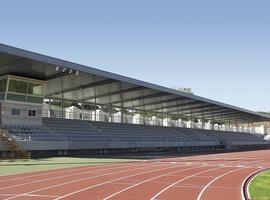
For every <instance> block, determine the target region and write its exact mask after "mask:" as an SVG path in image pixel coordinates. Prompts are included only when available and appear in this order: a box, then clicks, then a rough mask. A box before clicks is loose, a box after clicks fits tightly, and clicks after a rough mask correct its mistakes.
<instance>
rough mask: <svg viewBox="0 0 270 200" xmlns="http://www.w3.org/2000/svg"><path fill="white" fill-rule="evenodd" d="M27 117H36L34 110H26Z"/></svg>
mask: <svg viewBox="0 0 270 200" xmlns="http://www.w3.org/2000/svg"><path fill="white" fill-rule="evenodd" d="M28 116H29V117H36V116H37V111H36V110H28Z"/></svg>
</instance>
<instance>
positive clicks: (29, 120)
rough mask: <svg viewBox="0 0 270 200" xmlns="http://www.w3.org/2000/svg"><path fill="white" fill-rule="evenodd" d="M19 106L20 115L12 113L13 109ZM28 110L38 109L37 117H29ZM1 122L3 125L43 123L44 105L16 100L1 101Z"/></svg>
mask: <svg viewBox="0 0 270 200" xmlns="http://www.w3.org/2000/svg"><path fill="white" fill-rule="evenodd" d="M12 108H18V109H20V110H21V115H20V116H13V115H11V109H12ZM28 110H36V111H37V116H36V117H29V116H28ZM1 124H2V125H28V126H29V125H30V126H31V125H33V126H40V125H42V105H38V104H25V103H16V102H2V103H1Z"/></svg>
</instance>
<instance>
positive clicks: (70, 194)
mask: <svg viewBox="0 0 270 200" xmlns="http://www.w3.org/2000/svg"><path fill="white" fill-rule="evenodd" d="M180 166H181V167H183V166H185V165H180ZM177 167H179V166H177ZM177 167H169V168H165V169H173V168H177ZM165 169H159V170H152V171H149V172H142V173H138V174H133V175H129V176H124V177H121V178H117V179H114V180H110V181H106V182H103V183H100V184H97V185H93V186H90V187H87V188H83V189H81V190H78V191H75V192H72V193H69V194H66V195H64V196H62V197H59V198H57V199H55V200H59V199H63V198H66V197H69V196H72V195H74V194H78V193H80V192H84V191H86V190H89V189H92V188H96V187H98V186H101V185H105V184H108V183H112V182H115V181H118V180H123V179H127V178H129V177H133V176H138V175H142V174H146V173H150V172H156V171H161V170H165Z"/></svg>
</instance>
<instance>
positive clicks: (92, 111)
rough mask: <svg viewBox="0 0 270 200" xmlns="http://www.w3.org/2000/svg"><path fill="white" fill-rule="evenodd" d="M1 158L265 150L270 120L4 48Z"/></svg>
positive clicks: (0, 54) (0, 60)
mask: <svg viewBox="0 0 270 200" xmlns="http://www.w3.org/2000/svg"><path fill="white" fill-rule="evenodd" d="M0 76H1V77H0V110H1V115H0V124H1V125H0V126H1V127H0V138H1V141H0V155H1V157H16V156H20V157H25V158H28V157H29V156H30V153H31V154H32V155H33V156H42V155H74V154H88V153H110V152H140V151H166V150H175V151H179V152H189V151H210V150H223V149H242V148H265V147H266V148H267V147H270V142H269V141H266V140H264V139H263V137H262V136H261V137H260V136H258V135H257V134H255V133H254V130H253V129H254V128H253V126H252V124H254V123H260V122H268V121H270V116H268V115H266V114H261V113H256V112H253V111H250V110H246V109H243V108H239V107H236V106H232V105H228V104H225V103H221V102H217V101H214V100H210V99H207V98H203V97H200V96H196V95H194V94H192V93H187V92H183V91H177V90H174V89H169V88H166V87H162V86H159V85H155V84H151V83H148V82H144V81H140V80H136V79H133V78H129V77H125V76H121V75H117V74H114V73H110V72H106V71H102V70H98V69H95V68H92V67H88V66H83V65H80V64H76V63H72V62H68V61H64V60H61V59H56V58H53V57H49V56H45V55H41V54H38V53H34V52H30V51H26V50H23V49H18V48H15V47H11V46H7V45H4V44H0Z"/></svg>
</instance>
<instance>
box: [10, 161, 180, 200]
mask: <svg viewBox="0 0 270 200" xmlns="http://www.w3.org/2000/svg"><path fill="white" fill-rule="evenodd" d="M136 166H138V165H136ZM160 166H162V165H160ZM148 168H153V166H148V167H141V168H136V169H127V170H122V171H117V172H113V173H107V174H101V175H97V176H93V177H87V178H83V179H77V180H73V181H69V182H65V183H60V184H57V185H52V186H49V187H44V188H41V189H38V190H33V191H31V192H27V193H22V194H20V195H17V196H14V197H11V198H7V199H5V200H8V199H14V198H17V197H20V196H24V195H28V194H31V193H35V192H39V191H42V190H47V189H50V188H54V187H59V186H63V185H67V184H71V183H76V182H80V181H84V180H90V179H94V178H98V177H102V176H106V175H112V174H117V173H122V172H128V171H134V170H138V169H148ZM168 168H175V167H168ZM165 169H167V168H165ZM159 170H161V169H159ZM153 171H158V170H153ZM144 173H147V172H143V173H142V174H144ZM139 174H140V173H139ZM129 177H132V176H129ZM121 179H122V178H119V179H117V180H121ZM75 193H76V192H75ZM61 198H62V197H60V198H57V199H61Z"/></svg>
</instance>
